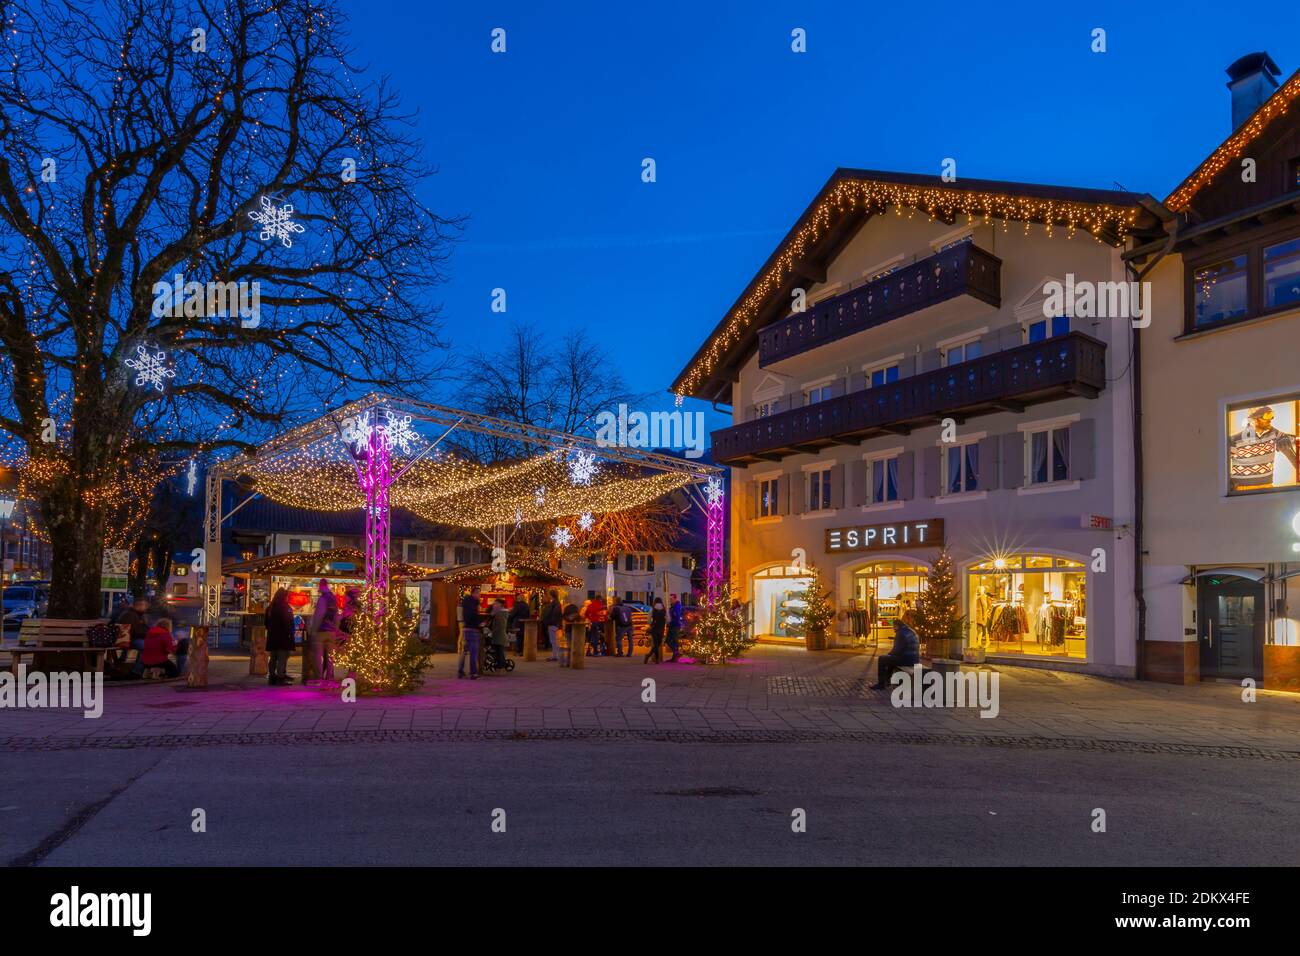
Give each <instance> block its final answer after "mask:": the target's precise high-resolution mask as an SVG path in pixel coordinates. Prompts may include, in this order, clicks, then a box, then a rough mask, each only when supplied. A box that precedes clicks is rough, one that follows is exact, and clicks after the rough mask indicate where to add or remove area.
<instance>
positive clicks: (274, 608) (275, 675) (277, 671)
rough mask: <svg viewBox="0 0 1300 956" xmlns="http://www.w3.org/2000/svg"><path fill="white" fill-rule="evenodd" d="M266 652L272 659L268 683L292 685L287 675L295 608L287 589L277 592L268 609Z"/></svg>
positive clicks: (268, 669) (268, 670) (291, 648)
mask: <svg viewBox="0 0 1300 956" xmlns="http://www.w3.org/2000/svg"><path fill="white" fill-rule="evenodd" d="M266 650H267V653H268V654H269V655H270V658H271V660H270V666H269V667H268V668H267V670H266V682H267V683H268V684H271V685H272V686H276V685H279V684H292V683H293V678H292V677H290V676H289V675H288V674H287V673H286V670H287V668H288V667H289V655H290V654H292V653H293V608H292V607H290V606H289V590H288V589H287V588H280V589H279V590H278V591H276V592H275V597H273V598H271V603H270V604H268V605H267V607H266Z"/></svg>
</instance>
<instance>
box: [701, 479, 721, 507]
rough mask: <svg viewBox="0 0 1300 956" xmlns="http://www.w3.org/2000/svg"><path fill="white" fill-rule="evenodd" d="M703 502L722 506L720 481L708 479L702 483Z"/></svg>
mask: <svg viewBox="0 0 1300 956" xmlns="http://www.w3.org/2000/svg"><path fill="white" fill-rule="evenodd" d="M704 500H705V501H707V502H708V503H709V504H710V505H720V504H722V479H721V478H710V479H709V480H708V481H706V482H705V483H704Z"/></svg>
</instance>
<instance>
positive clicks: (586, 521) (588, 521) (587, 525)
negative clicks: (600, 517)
mask: <svg viewBox="0 0 1300 956" xmlns="http://www.w3.org/2000/svg"><path fill="white" fill-rule="evenodd" d="M595 523H596V519H595V518H593V517H592V516H591V512H590V511H584V512H583V513H582V514H581V515H580V516H579V517H578V527H579V528H581V529H582V530H583V531H590V530H591V528H592V526H593V525H594V524H595Z"/></svg>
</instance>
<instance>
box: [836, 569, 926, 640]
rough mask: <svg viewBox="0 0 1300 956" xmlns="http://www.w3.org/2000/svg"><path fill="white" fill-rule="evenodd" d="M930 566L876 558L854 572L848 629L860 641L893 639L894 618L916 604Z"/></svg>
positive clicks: (900, 615)
mask: <svg viewBox="0 0 1300 956" xmlns="http://www.w3.org/2000/svg"><path fill="white" fill-rule="evenodd" d="M927 574H929V569H928V568H926V567H925V565H922V564H912V563H910V562H906V561H878V562H876V563H875V564H871V565H868V566H866V567H864V568H859V569H858V570H857V571H855V572H854V574H853V606H852V607H851V608H849V609H848V610H850V611H853V612H857V613H852V614H850V615H849V616H848V625H849V627H848V631H849V634H850V635H851V636H852V637H853V638H854V640H855V641H856V642H857V643H859V644H866V643H873V644H878V643H881V642H886V641H892V640H893V638H894V618H896V617H902V616H903V614H904V613H905V612H907V611H911V610H914V609H915V608H916V600H917V598H918V597H919V596H920V594H921V591H922V590H923V589H924V588H925V579H926V575H927Z"/></svg>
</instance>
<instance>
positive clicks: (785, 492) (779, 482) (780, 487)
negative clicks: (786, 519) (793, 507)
mask: <svg viewBox="0 0 1300 956" xmlns="http://www.w3.org/2000/svg"><path fill="white" fill-rule="evenodd" d="M773 483H774V484H775V485H776V493H775V495H774V496H773V497H775V498H776V513H777V514H779V515H788V514H789V513H790V486H791V485H792V484H794V482H792V481H791V480H790V476H789V475H782V476H781V477H780V478H776V479H773Z"/></svg>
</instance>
